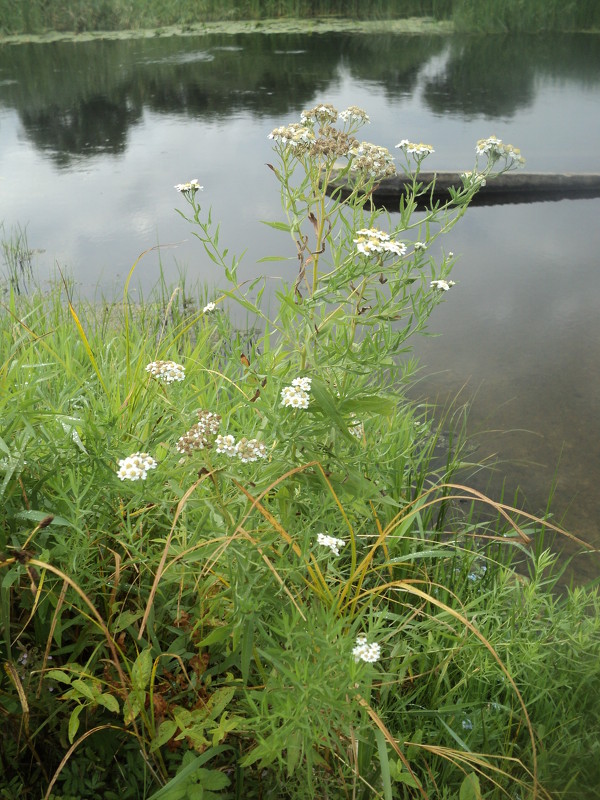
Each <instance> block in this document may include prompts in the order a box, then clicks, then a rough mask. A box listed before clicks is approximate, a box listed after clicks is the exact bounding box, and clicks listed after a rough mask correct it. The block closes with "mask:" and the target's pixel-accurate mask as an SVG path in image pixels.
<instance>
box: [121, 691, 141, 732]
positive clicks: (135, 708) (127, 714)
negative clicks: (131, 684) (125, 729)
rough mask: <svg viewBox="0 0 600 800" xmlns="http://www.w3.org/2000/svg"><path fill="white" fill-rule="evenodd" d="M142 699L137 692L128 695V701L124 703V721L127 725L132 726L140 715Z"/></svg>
mask: <svg viewBox="0 0 600 800" xmlns="http://www.w3.org/2000/svg"><path fill="white" fill-rule="evenodd" d="M140 708H141V703H140V698H139V696H138V695H137V694H136V693H135V692H130V693H129V694H128V695H127V700H125V702H124V703H123V720H124V722H125V725H131V723H132V722H133V720H134V719H135V718H136V717H137V715H138V714H139V713H140Z"/></svg>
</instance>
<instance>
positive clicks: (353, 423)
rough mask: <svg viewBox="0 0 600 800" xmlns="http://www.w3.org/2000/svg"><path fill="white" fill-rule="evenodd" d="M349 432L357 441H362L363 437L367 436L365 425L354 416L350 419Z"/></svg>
mask: <svg viewBox="0 0 600 800" xmlns="http://www.w3.org/2000/svg"><path fill="white" fill-rule="evenodd" d="M348 431H349V433H350V434H351V435H352V436H355V437H356V438H357V439H362V438H363V436H364V435H365V426H364V424H363V423H362V422H361V421H360V420H359V419H358V417H356V416H355V415H354V414H353V415H352V417H351V418H350V425H349V426H348Z"/></svg>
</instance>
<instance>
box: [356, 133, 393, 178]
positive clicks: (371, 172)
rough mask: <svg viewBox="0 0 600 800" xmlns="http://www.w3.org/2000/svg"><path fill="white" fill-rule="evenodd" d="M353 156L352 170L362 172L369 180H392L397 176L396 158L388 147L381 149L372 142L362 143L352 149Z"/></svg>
mask: <svg viewBox="0 0 600 800" xmlns="http://www.w3.org/2000/svg"><path fill="white" fill-rule="evenodd" d="M349 155H350V156H352V163H351V166H350V168H351V169H352V170H353V171H354V172H362V173H364V174H366V175H367V176H368V177H369V178H375V179H376V180H377V179H379V180H380V179H383V178H391V177H393V176H394V175H395V174H396V167H395V165H394V158H393V156H392V154H391V153H390V151H389V150H388V149H387V148H386V147H380V146H379V145H376V144H370V142H361V143H360V144H356V145H355V146H354V147H352V148H351V150H350V152H349Z"/></svg>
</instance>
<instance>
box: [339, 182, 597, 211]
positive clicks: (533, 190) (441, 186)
mask: <svg viewBox="0 0 600 800" xmlns="http://www.w3.org/2000/svg"><path fill="white" fill-rule="evenodd" d="M434 181H435V183H433V182H434ZM418 183H420V184H421V189H420V192H419V194H418V196H417V197H416V198H415V199H416V200H417V203H418V205H419V207H426V208H430V207H431V206H432V205H433V204H435V203H437V202H441V203H446V202H447V201H448V200H450V191H449V190H450V188H451V187H452V188H456V189H461V188H462V186H463V182H462V179H461V174H460V173H459V172H420V173H419V176H418ZM410 187H412V178H407V177H406V176H405V175H396V176H395V177H393V178H385V179H384V180H382V181H380V182H379V183H378V184H376V185H375V189H374V190H373V200H374V202H375V205H376V206H379V207H383V208H387V209H388V211H397V210H398V207H399V205H400V198H401V197H402V196H403V195H405V194H407V192H408V191H409V189H410ZM335 189H341V190H342V196H348V194H349V193H350V189H349V182H348V181H347V179H343V180H341V181H340V182H337V181H333V182H332V183H330V184H329V186H328V189H327V191H328V193H329V194H331V192H332V191H334V190H335ZM590 197H600V174H599V173H573V172H559V173H556V172H506V173H504V174H503V175H499V176H498V177H497V178H490V179H489V180H488V181H487V182H486V184H485V186H482V187H481V189H480V190H479V191H478V192H477V194H476V195H475V196H474V198H473V200H472V201H471V205H473V206H487V205H500V204H504V203H537V202H540V201H548V200H550V201H551V200H564V199H572V200H576V199H581V198H590Z"/></svg>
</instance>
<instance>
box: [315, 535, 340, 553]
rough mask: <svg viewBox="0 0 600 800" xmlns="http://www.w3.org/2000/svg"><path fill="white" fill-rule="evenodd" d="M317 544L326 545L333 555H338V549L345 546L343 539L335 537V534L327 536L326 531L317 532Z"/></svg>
mask: <svg viewBox="0 0 600 800" xmlns="http://www.w3.org/2000/svg"><path fill="white" fill-rule="evenodd" d="M317 544H319V545H321V546H322V547H328V548H329V549H330V550H331V552H332V553H333V554H334V556H339V554H340V550H341V548H342V547H344V546H345V544H346V542H345V541H344V539H337V538H336V537H335V536H329V535H328V534H326V533H317Z"/></svg>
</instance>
